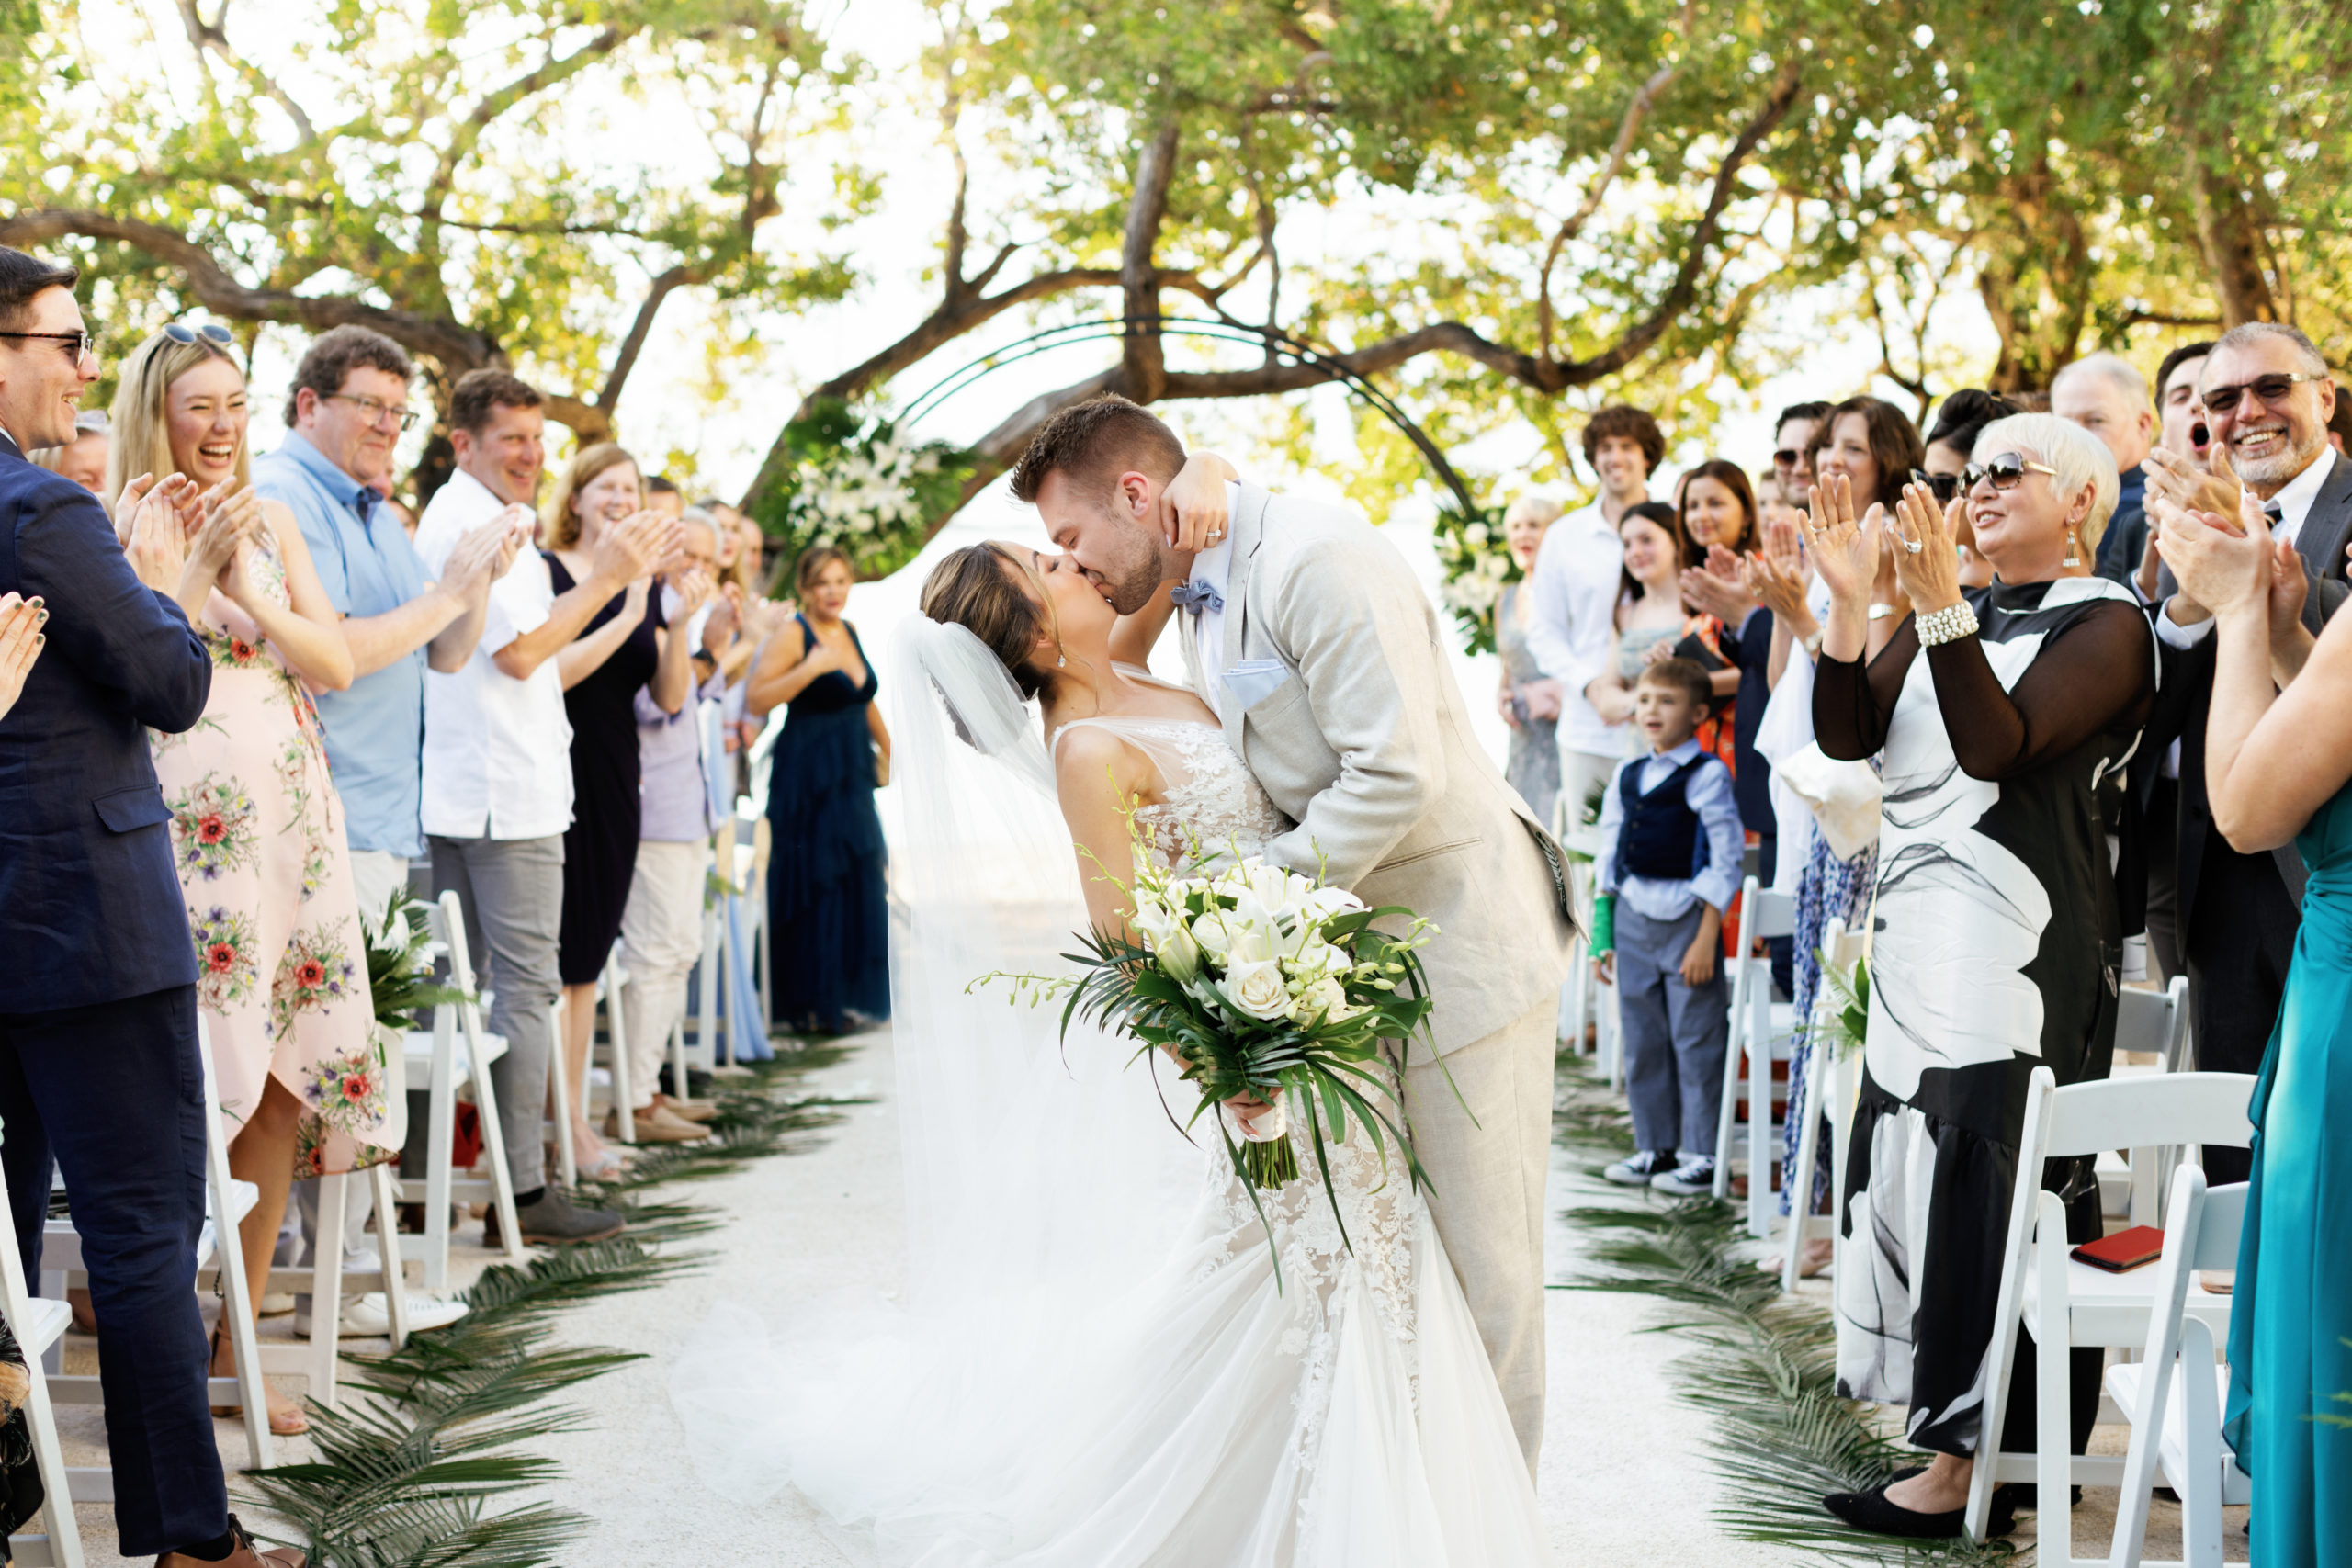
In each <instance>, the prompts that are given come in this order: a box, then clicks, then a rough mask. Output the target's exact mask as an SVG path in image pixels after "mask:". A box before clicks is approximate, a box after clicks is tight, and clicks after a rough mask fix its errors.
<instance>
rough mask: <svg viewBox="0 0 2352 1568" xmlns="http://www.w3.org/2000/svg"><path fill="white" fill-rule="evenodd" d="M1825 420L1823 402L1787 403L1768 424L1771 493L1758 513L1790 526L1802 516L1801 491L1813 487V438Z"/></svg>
mask: <svg viewBox="0 0 2352 1568" xmlns="http://www.w3.org/2000/svg"><path fill="white" fill-rule="evenodd" d="M1828 417H1829V405H1828V404H1827V403H1826V402H1802V403H1791V404H1790V405H1789V406H1788V407H1787V408H1784V409H1782V410H1781V417H1780V418H1778V419H1776V420H1774V421H1773V422H1772V481H1773V482H1772V490H1771V493H1770V495H1768V496H1766V497H1765V498H1764V499H1765V501H1766V502H1767V504H1766V506H1765V507H1764V508H1763V509H1762V510H1763V511H1764V512H1765V513H1766V514H1767V515H1768V516H1770V515H1771V514H1774V513H1778V514H1781V515H1785V516H1786V517H1787V518H1788V519H1789V520H1790V521H1791V522H1794V521H1796V520H1797V519H1798V518H1800V517H1802V516H1803V515H1804V498H1805V491H1807V490H1809V489H1811V488H1812V485H1813V434H1814V432H1815V430H1817V429H1819V428H1820V426H1821V422H1822V421H1823V420H1825V419H1827V418H1828Z"/></svg>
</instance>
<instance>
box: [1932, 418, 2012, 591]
mask: <svg viewBox="0 0 2352 1568" xmlns="http://www.w3.org/2000/svg"><path fill="white" fill-rule="evenodd" d="M2023 412H2025V411H2024V410H2023V409H2021V408H2018V406H2017V405H2016V404H2015V403H2012V402H2010V401H2009V400H2007V398H2003V397H1999V396H1997V395H1996V394H1994V393H1992V392H1987V391H1984V390H1982V389H1978V388H1975V387H1963V388H1962V389H1960V390H1959V391H1956V392H1952V393H1950V394H1948V395H1947V396H1946V397H1945V399H1944V400H1943V402H1942V404H1941V405H1940V406H1939V407H1938V409H1937V410H1936V423H1935V425H1934V427H1933V428H1932V429H1930V430H1929V431H1928V440H1927V450H1926V454H1925V456H1924V457H1923V458H1922V459H1921V462H1920V465H1919V467H1920V471H1921V472H1923V473H1925V474H1926V475H1927V476H1928V489H1929V490H1930V491H1934V492H1935V497H1936V500H1937V501H1938V502H1940V503H1942V504H1945V505H1950V504H1951V499H1952V497H1954V496H1956V495H1958V494H1959V493H1960V476H1961V475H1962V473H1963V472H1964V471H1966V469H1967V468H1968V461H1969V457H1970V456H1971V455H1972V454H1973V453H1974V452H1975V450H1976V434H1977V432H1979V431H1981V430H1983V429H1984V428H1985V426H1986V425H1988V424H1990V423H1993V422H1994V421H1995V420H1996V419H2004V418H2007V416H2008V415H2010V414H2013V413H2023ZM1965 513H1966V508H1962V517H1961V518H1960V520H1959V529H1958V532H1959V547H1960V585H1961V586H1962V588H1986V587H1990V586H1991V585H1992V581H1993V568H1992V565H1991V563H1989V562H1988V561H1986V560H1985V558H1984V557H1983V556H1981V555H1979V554H1977V553H1976V536H1975V535H1974V534H1973V533H1971V532H1969V528H1968V519H1967V517H1966V515H1965Z"/></svg>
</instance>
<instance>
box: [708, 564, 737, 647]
mask: <svg viewBox="0 0 2352 1568" xmlns="http://www.w3.org/2000/svg"><path fill="white" fill-rule="evenodd" d="M714 592H715V596H716V598H717V600H718V603H717V604H713V605H712V606H711V607H710V619H708V620H707V621H705V622H703V624H702V650H703V652H704V653H705V654H707V655H708V656H709V657H710V658H712V659H719V658H723V657H725V655H726V652H727V650H728V649H729V648H732V647H733V646H734V645H735V637H736V634H737V633H738V632H739V631H741V628H742V626H743V611H744V604H743V585H742V584H741V583H740V582H733V581H729V582H721V583H718V584H717V585H716V588H715V591H714Z"/></svg>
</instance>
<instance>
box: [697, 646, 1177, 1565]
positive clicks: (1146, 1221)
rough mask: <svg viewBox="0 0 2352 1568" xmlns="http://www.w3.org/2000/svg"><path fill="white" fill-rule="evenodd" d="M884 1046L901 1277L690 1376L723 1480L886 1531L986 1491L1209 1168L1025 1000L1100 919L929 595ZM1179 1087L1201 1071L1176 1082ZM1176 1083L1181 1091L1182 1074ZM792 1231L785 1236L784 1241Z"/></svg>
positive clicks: (1155, 1101) (748, 1324) (1037, 787)
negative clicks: (1004, 979) (901, 1231)
mask: <svg viewBox="0 0 2352 1568" xmlns="http://www.w3.org/2000/svg"><path fill="white" fill-rule="evenodd" d="M891 654H892V658H891V665H890V667H891V669H892V670H893V671H894V680H893V682H892V684H891V699H892V701H891V710H890V729H891V736H892V741H893V744H892V749H891V765H892V775H893V780H892V782H893V785H894V787H895V788H897V789H899V790H901V791H903V792H904V793H903V795H901V798H900V801H899V816H900V831H899V840H898V841H897V842H894V843H893V845H892V846H891V867H890V877H891V913H892V919H891V931H890V992H891V1009H892V1018H891V1048H892V1051H893V1054H894V1055H895V1057H896V1069H897V1091H896V1094H895V1096H894V1100H893V1105H892V1107H891V1110H892V1111H893V1112H894V1119H895V1120H896V1121H897V1122H898V1123H899V1136H900V1139H901V1157H902V1160H903V1164H904V1168H905V1175H906V1201H907V1232H908V1235H907V1240H908V1254H909V1279H910V1291H909V1292H908V1296H907V1299H906V1301H905V1302H904V1303H903V1304H902V1305H899V1306H896V1307H893V1306H888V1305H886V1304H885V1303H880V1302H876V1301H874V1300H873V1299H871V1297H867V1298H865V1299H863V1300H861V1301H859V1302H858V1303H854V1305H853V1306H852V1307H851V1308H850V1309H849V1310H846V1311H843V1310H840V1309H838V1308H837V1309H836V1310H833V1311H831V1312H830V1313H828V1314H823V1315H822V1317H821V1318H820V1319H817V1320H812V1321H807V1322H801V1323H797V1324H792V1325H784V1327H783V1329H782V1332H781V1333H780V1334H779V1335H778V1337H776V1338H775V1340H774V1341H770V1340H769V1339H768V1337H767V1332H766V1325H763V1323H762V1322H761V1321H760V1319H759V1318H758V1317H757V1316H756V1315H755V1314H752V1313H751V1312H748V1311H746V1310H743V1309H741V1308H724V1307H722V1308H721V1309H720V1310H719V1312H718V1314H715V1315H714V1318H713V1322H712V1327H711V1331H709V1332H707V1333H705V1334H704V1335H702V1336H700V1337H699V1342H698V1343H696V1344H695V1345H693V1346H691V1347H690V1348H688V1350H687V1351H686V1352H685V1354H684V1356H683V1357H682V1358H681V1359H680V1361H679V1363H678V1366H677V1368H676V1371H675V1372H674V1374H673V1380H672V1395H673V1402H674V1404H676V1406H677V1408H678V1411H679V1414H680V1416H681V1418H682V1420H683V1421H684V1423H685V1425H686V1427H687V1429H688V1437H689V1441H690V1446H691V1449H692V1450H693V1451H694V1452H695V1455H696V1459H697V1461H698V1463H699V1465H700V1467H701V1469H702V1472H703V1473H704V1476H705V1478H706V1479H707V1481H709V1482H710V1483H711V1484H713V1485H714V1486H715V1487H717V1488H718V1490H720V1491H722V1492H725V1493H728V1494H729V1495H734V1496H738V1497H741V1498H744V1499H746V1500H759V1499H763V1498H764V1497H766V1496H768V1495H772V1494H774V1493H775V1492H776V1491H777V1490H779V1489H780V1488H781V1487H782V1486H783V1485H785V1484H786V1483H787V1482H789V1483H796V1484H797V1485H798V1486H799V1487H800V1488H801V1490H802V1491H803V1492H805V1493H807V1494H808V1495H809V1496H811V1497H812V1498H814V1499H815V1500H816V1501H818V1502H819V1503H820V1505H821V1506H823V1507H824V1509H825V1511H826V1512H827V1513H829V1514H831V1516H833V1517H835V1518H836V1519H841V1520H845V1521H851V1522H865V1523H868V1524H871V1525H873V1526H874V1527H875V1530H876V1541H877V1542H878V1543H879V1544H880V1545H881V1547H882V1550H883V1554H884V1556H885V1559H886V1560H888V1558H890V1557H891V1556H892V1552H891V1550H890V1542H891V1540H892V1536H893V1534H894V1530H893V1526H894V1525H899V1524H910V1523H911V1521H912V1520H913V1519H914V1517H917V1516H924V1515H928V1514H930V1513H931V1512H933V1510H935V1509H936V1508H938V1507H939V1506H940V1505H941V1501H942V1499H943V1498H944V1497H945V1496H948V1495H957V1494H967V1495H968V1494H970V1493H972V1492H974V1491H980V1490H985V1488H986V1486H987V1485H989V1484H990V1482H989V1479H988V1478H989V1477H991V1476H993V1475H996V1474H1001V1473H1002V1466H1003V1465H1004V1464H1005V1463H1006V1462H1007V1461H1008V1460H1009V1459H1011V1458H1012V1456H1008V1455H1005V1454H1004V1453H1002V1452H1001V1449H1002V1445H1003V1444H1004V1443H1005V1442H1007V1441H1010V1440H1013V1439H1012V1431H1011V1430H1010V1429H1009V1428H1010V1427H1011V1426H1012V1422H1011V1421H1010V1419H1009V1417H1010V1416H1011V1407H1012V1406H1013V1405H1016V1404H1018V1405H1021V1406H1023V1408H1031V1409H1034V1408H1038V1407H1039V1403H1038V1400H1037V1397H1036V1396H1038V1395H1040V1394H1041V1393H1043V1392H1044V1390H1043V1388H1042V1387H1041V1384H1043V1383H1046V1382H1056V1381H1058V1380H1059V1378H1060V1377H1061V1376H1062V1375H1063V1372H1062V1371H1061V1369H1062V1368H1064V1367H1074V1366H1075V1365H1077V1364H1078V1360H1079V1359H1078V1357H1077V1356H1076V1354H1075V1352H1077V1350H1078V1349H1079V1348H1080V1346H1081V1345H1083V1344H1087V1343H1094V1342H1099V1341H1100V1340H1101V1339H1102V1337H1103V1336H1104V1335H1105V1334H1106V1333H1107V1332H1111V1331H1114V1330H1115V1329H1116V1328H1117V1327H1118V1326H1119V1325H1120V1323H1121V1320H1122V1318H1123V1315H1124V1314H1122V1312H1121V1310H1120V1307H1119V1303H1120V1302H1121V1301H1122V1300H1123V1299H1124V1298H1125V1296H1126V1295H1127V1294H1128V1293H1129V1292H1132V1291H1133V1290H1135V1289H1136V1288H1138V1287H1140V1286H1143V1285H1145V1284H1146V1283H1147V1282H1148V1280H1150V1279H1151V1277H1152V1276H1153V1274H1154V1273H1155V1272H1156V1271H1157V1270H1158V1269H1160V1268H1161V1267H1163V1266H1164V1265H1166V1264H1167V1262H1168V1261H1169V1259H1170V1255H1171V1253H1172V1252H1173V1251H1174V1250H1175V1248H1176V1247H1177V1244H1178V1242H1179V1240H1180V1239H1181V1237H1182V1234H1183V1230H1184V1225H1185V1222H1186V1220H1187V1219H1188V1217H1189V1216H1190V1214H1191V1213H1192V1212H1193V1209H1194V1208H1195V1206H1196V1205H1197V1202H1198V1201H1199V1199H1200V1197H1201V1194H1202V1190H1203V1185H1204V1174H1203V1173H1204V1168H1205V1156H1204V1153H1203V1152H1202V1151H1201V1150H1199V1149H1196V1148H1195V1147H1194V1146H1193V1145H1191V1144H1189V1143H1187V1142H1186V1141H1185V1139H1184V1138H1183V1137H1182V1136H1181V1135H1179V1134H1178V1133H1177V1132H1176V1131H1175V1129H1173V1128H1172V1127H1171V1126H1170V1124H1169V1119H1168V1116H1167V1114H1166V1112H1165V1111H1163V1109H1162V1107H1161V1103H1160V1100H1159V1090H1158V1089H1156V1088H1155V1084H1154V1076H1155V1072H1156V1071H1157V1053H1154V1054H1153V1057H1154V1062H1153V1065H1151V1066H1147V1065H1146V1064H1144V1063H1140V1062H1138V1063H1136V1064H1135V1065H1133V1066H1130V1065H1129V1060H1128V1059H1129V1057H1130V1056H1131V1055H1133V1052H1134V1047H1133V1045H1132V1043H1129V1042H1125V1041H1123V1040H1118V1039H1114V1038H1110V1037H1107V1036H1105V1035H1103V1034H1102V1033H1100V1032H1097V1031H1094V1030H1091V1029H1087V1028H1085V1027H1083V1026H1073V1028H1072V1029H1071V1031H1070V1033H1069V1040H1068V1042H1067V1044H1065V1043H1064V1042H1063V1041H1062V1039H1061V1038H1060V1032H1059V1025H1060V1010H1059V1007H1058V1006H1057V1005H1055V1006H1049V1007H1047V1008H1043V1009H1033V1008H1031V1007H1029V1006H1027V1005H1025V1004H1024V1005H1022V1006H1019V1007H1015V1006H1013V1005H1012V1002H1011V999H1010V998H1011V992H1010V990H1009V989H1008V988H1006V987H1001V986H994V987H974V982H975V981H977V980H978V979H979V977H980V976H984V975H988V974H991V973H1000V972H1027V973H1040V974H1050V973H1059V972H1061V971H1064V970H1066V969H1067V968H1068V967H1069V964H1067V962H1066V961H1065V960H1063V959H1062V958H1061V957H1060V955H1061V954H1063V953H1069V952H1072V951H1074V950H1075V946H1076V944H1075V941H1074V933H1075V932H1077V931H1081V930H1083V929H1084V928H1085V924H1086V917H1085V906H1084V898H1083V895H1082V892H1081V886H1080V877H1079V869H1078V862H1077V857H1076V854H1075V852H1074V851H1073V849H1072V845H1071V841H1070V835H1069V829H1068V828H1067V827H1066V826H1065V825H1064V823H1063V820H1062V816H1061V812H1060V809H1059V807H1058V805H1057V801H1056V799H1055V795H1054V782H1053V768H1052V764H1051V761H1050V760H1049V759H1048V758H1047V756H1046V749H1045V744H1044V740H1043V737H1042V732H1041V729H1040V726H1039V720H1038V716H1037V715H1036V712H1035V709H1034V708H1032V707H1031V706H1030V705H1028V704H1027V703H1026V702H1024V701H1023V698H1022V696H1021V694H1020V693H1019V691H1018V690H1017V689H1016V688H1015V687H1014V685H1013V683H1012V679H1011V677H1010V676H1009V675H1008V674H1007V673H1006V671H1004V669H1003V667H1002V666H1001V664H1000V663H999V662H998V661H997V660H996V659H995V657H994V656H993V655H992V654H990V653H989V651H988V649H986V647H985V646H984V645H982V644H981V642H980V641H979V639H978V637H974V636H973V635H972V634H971V633H970V632H969V631H967V630H966V629H965V628H964V627H962V626H945V625H942V624H940V623H938V622H934V621H933V620H931V619H930V618H928V617H927V616H923V615H910V616H908V617H907V618H906V620H905V621H904V622H903V623H901V625H900V627H899V630H898V632H897V633H896V635H895V637H894V638H893V642H892V645H891ZM1176 1087H1177V1088H1179V1089H1181V1088H1182V1086H1176ZM1171 1102H1175V1101H1174V1100H1173V1099H1172V1097H1171ZM783 1242H784V1238H783V1236H782V1235H781V1234H778V1235H775V1236H774V1237H773V1238H771V1244H772V1245H782V1244H783Z"/></svg>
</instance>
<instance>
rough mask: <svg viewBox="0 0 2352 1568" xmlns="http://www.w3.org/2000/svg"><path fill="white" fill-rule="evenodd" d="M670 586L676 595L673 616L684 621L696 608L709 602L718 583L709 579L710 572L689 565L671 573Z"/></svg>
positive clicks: (715, 591) (716, 590) (716, 589)
mask: <svg viewBox="0 0 2352 1568" xmlns="http://www.w3.org/2000/svg"><path fill="white" fill-rule="evenodd" d="M670 588H671V591H672V592H674V593H676V594H677V596H678V608H677V611H676V613H675V616H674V618H675V619H677V620H679V621H684V619H685V618H686V617H687V616H689V615H693V614H694V613H695V611H696V610H699V609H701V608H702V607H703V606H704V605H705V604H709V603H710V601H711V598H712V596H713V595H714V594H716V593H717V592H718V583H716V582H713V581H711V578H710V573H708V572H707V571H705V570H703V569H702V568H700V567H698V566H689V567H687V568H686V569H685V570H683V571H679V572H673V573H672V574H671V577H670ZM713 614H714V615H716V614H717V612H713Z"/></svg>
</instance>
